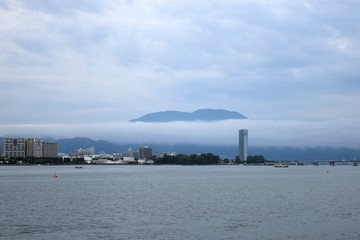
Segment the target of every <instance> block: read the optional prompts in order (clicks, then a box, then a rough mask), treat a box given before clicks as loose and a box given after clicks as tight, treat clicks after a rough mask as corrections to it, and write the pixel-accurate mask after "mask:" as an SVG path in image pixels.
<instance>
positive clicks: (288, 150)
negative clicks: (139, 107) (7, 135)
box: [0, 137, 360, 161]
mask: <svg viewBox="0 0 360 240" xmlns="http://www.w3.org/2000/svg"><path fill="white" fill-rule="evenodd" d="M44 140H46V141H49V142H56V143H57V144H58V151H59V152H62V153H74V152H75V151H76V150H77V149H79V148H89V147H94V148H95V152H96V153H101V152H105V153H121V152H125V151H127V149H128V148H130V147H131V148H132V149H133V150H134V151H138V149H139V148H140V147H142V146H144V145H149V146H151V147H152V148H153V153H163V152H176V153H183V154H198V153H213V154H215V155H219V156H220V157H222V158H235V156H236V155H237V154H238V146H235V145H228V146H223V145H196V144H185V143H178V144H174V145H169V144H152V143H146V144H139V143H137V144H118V143H111V142H108V141H104V140H92V139H90V138H86V137H76V138H70V139H59V140H54V139H44ZM0 143H1V145H3V143H4V140H3V138H1V137H0ZM2 149H3V150H4V147H3V146H2ZM249 155H263V156H265V158H266V159H267V160H279V161H280V160H283V161H286V160H289V161H315V160H342V159H348V160H352V159H354V158H355V159H359V158H360V149H353V148H334V147H312V148H310V147H307V148H300V147H299V148H297V147H261V146H250V147H249Z"/></svg>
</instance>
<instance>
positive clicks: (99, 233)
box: [0, 165, 360, 240]
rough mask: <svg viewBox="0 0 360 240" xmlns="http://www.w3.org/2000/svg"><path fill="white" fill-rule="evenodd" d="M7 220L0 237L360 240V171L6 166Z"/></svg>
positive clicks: (1, 169)
mask: <svg viewBox="0 0 360 240" xmlns="http://www.w3.org/2000/svg"><path fill="white" fill-rule="evenodd" d="M54 174H56V175H57V176H58V177H57V178H53V175H54ZM0 213H1V214H0V239H14V240H15V239H16V240H20V239H28V240H30V239H31V240H33V239H46V240H48V239H59V240H60V239H61V240H64V239H81V240H82V239H83V240H85V239H86V240H88V239H164V240H165V239H166V240H170V239H209V240H211V239H214V240H217V239H274V240H275V239H276V240H279V239H327V240H331V239H334V240H335V239H360V167H353V166H335V167H330V166H318V167H314V166H290V167H289V168H274V167H267V166H259V167H257V166H126V165H125V166H91V165H85V166H83V168H82V169H77V168H75V167H74V166H0Z"/></svg>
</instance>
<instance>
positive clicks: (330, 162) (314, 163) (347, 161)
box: [313, 160, 360, 166]
mask: <svg viewBox="0 0 360 240" xmlns="http://www.w3.org/2000/svg"><path fill="white" fill-rule="evenodd" d="M320 163H324V164H326V163H328V164H329V165H330V166H335V164H336V163H352V165H353V166H357V165H358V163H360V160H328V161H317V162H313V165H314V166H319V164H320Z"/></svg>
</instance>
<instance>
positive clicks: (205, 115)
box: [130, 109, 247, 122]
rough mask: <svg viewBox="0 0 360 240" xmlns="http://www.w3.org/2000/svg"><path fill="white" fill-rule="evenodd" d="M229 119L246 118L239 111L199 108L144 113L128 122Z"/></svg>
mask: <svg viewBox="0 0 360 240" xmlns="http://www.w3.org/2000/svg"><path fill="white" fill-rule="evenodd" d="M229 119H247V117H246V116H244V115H243V114H241V113H238V112H235V111H228V110H225V109H199V110H196V111H194V112H182V111H174V110H168V111H160V112H153V113H148V114H145V115H143V116H141V117H139V118H135V119H132V120H130V122H175V121H185V122H192V121H206V122H208V121H221V120H229Z"/></svg>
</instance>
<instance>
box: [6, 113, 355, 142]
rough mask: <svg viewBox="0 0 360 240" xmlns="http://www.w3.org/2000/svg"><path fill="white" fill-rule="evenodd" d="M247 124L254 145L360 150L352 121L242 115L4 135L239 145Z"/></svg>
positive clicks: (41, 127)
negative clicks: (243, 116) (305, 120)
mask: <svg viewBox="0 0 360 240" xmlns="http://www.w3.org/2000/svg"><path fill="white" fill-rule="evenodd" d="M242 128H246V129H249V144H250V145H253V146H297V147H303V146H309V147H317V146H333V147H352V148H360V146H359V141H358V138H359V136H360V126H359V124H358V123H355V122H354V121H350V120H335V121H327V122H323V121H321V122H301V121H269V120H251V119H242V120H225V121H214V122H205V123H204V122H169V123H143V122H136V123H131V122H109V123H99V124H14V125H11V124H8V125H0V132H1V133H2V136H25V137H33V136H35V137H44V136H51V137H54V138H70V137H77V136H85V137H91V138H93V139H104V140H108V141H112V142H116V143H166V144H175V143H194V144H200V145H201V144H216V145H237V144H238V130H239V129H242Z"/></svg>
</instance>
